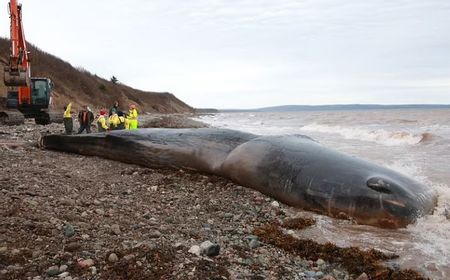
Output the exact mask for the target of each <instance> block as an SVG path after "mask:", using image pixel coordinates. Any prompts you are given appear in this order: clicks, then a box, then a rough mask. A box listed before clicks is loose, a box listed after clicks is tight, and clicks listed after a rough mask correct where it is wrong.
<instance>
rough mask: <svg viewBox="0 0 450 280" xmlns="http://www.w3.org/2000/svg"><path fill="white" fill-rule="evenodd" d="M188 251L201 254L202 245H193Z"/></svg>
mask: <svg viewBox="0 0 450 280" xmlns="http://www.w3.org/2000/svg"><path fill="white" fill-rule="evenodd" d="M188 252H189V253H191V254H194V255H197V256H200V246H198V245H194V246H192V247H191V248H190V249H189V251H188Z"/></svg>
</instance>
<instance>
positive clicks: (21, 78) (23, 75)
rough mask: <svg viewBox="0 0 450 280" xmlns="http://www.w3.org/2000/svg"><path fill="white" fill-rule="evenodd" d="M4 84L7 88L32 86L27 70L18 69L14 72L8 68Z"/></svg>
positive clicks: (6, 68)
mask: <svg viewBox="0 0 450 280" xmlns="http://www.w3.org/2000/svg"><path fill="white" fill-rule="evenodd" d="M4 82H5V86H8V87H22V86H27V87H28V86H30V77H29V75H28V73H27V70H25V69H21V68H18V69H17V70H12V69H11V68H10V67H8V66H6V67H5V76H4Z"/></svg>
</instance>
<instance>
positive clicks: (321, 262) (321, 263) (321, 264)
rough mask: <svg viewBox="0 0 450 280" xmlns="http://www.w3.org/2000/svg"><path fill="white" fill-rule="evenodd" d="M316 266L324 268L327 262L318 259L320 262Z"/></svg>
mask: <svg viewBox="0 0 450 280" xmlns="http://www.w3.org/2000/svg"><path fill="white" fill-rule="evenodd" d="M316 264H317V266H323V265H324V264H325V261H324V260H322V259H318V260H317V261H316Z"/></svg>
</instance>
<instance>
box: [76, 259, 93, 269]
mask: <svg viewBox="0 0 450 280" xmlns="http://www.w3.org/2000/svg"><path fill="white" fill-rule="evenodd" d="M78 265H79V266H80V267H81V268H86V267H91V266H93V265H94V260H92V259H87V260H80V261H78Z"/></svg>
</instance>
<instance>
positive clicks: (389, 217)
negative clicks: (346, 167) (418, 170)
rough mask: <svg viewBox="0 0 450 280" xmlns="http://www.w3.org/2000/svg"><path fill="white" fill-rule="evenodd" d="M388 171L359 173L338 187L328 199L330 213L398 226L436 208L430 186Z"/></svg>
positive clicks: (377, 224)
mask: <svg viewBox="0 0 450 280" xmlns="http://www.w3.org/2000/svg"><path fill="white" fill-rule="evenodd" d="M373 169H374V168H371V169H370V171H371V172H373ZM375 169H377V171H380V168H375ZM367 171H369V170H367ZM384 171H385V172H384V173H381V172H378V174H371V175H368V176H367V175H366V176H360V175H357V174H356V175H354V176H353V178H349V181H345V182H344V183H343V184H341V187H340V188H334V189H333V196H332V197H330V199H329V200H328V203H327V204H328V205H327V208H328V209H327V210H328V211H330V213H329V214H330V215H333V216H336V215H337V216H343V217H345V216H348V217H351V219H353V220H355V221H356V222H358V223H359V224H368V225H375V226H380V227H387V228H398V227H404V226H406V225H408V224H411V223H413V222H415V221H416V220H417V218H419V217H421V216H424V215H426V214H430V213H432V212H433V210H434V207H435V206H436V194H435V192H434V191H433V190H432V189H431V188H430V187H427V186H425V185H424V184H422V183H419V182H417V181H415V180H413V179H410V178H408V177H406V176H404V175H402V174H399V173H396V172H394V171H391V170H384ZM364 173H366V172H364ZM325 185H328V186H329V184H327V183H325Z"/></svg>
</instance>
